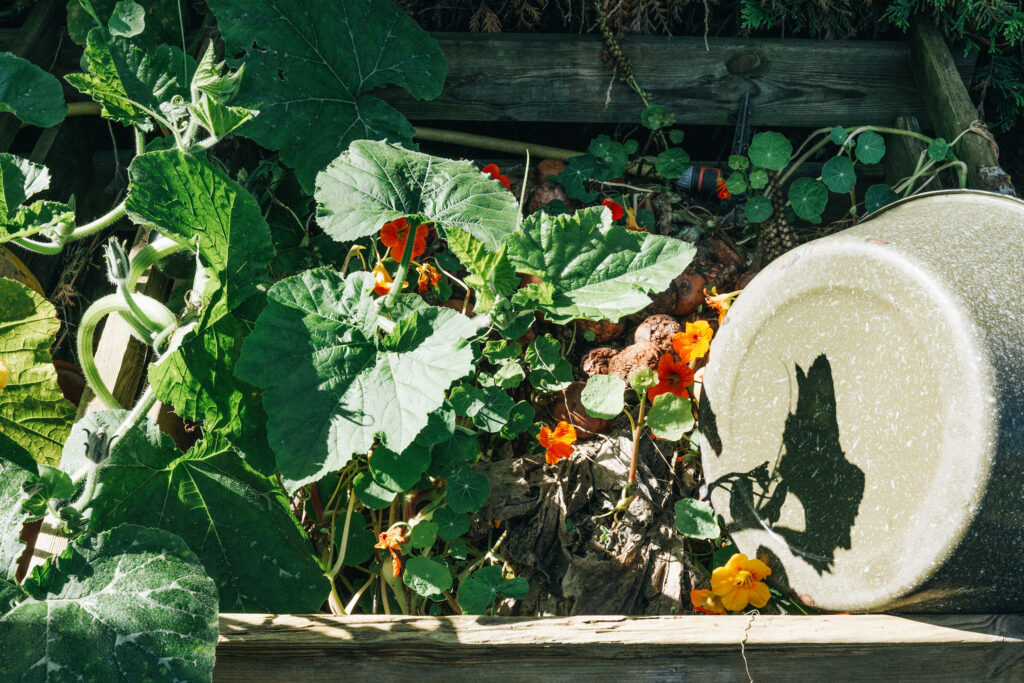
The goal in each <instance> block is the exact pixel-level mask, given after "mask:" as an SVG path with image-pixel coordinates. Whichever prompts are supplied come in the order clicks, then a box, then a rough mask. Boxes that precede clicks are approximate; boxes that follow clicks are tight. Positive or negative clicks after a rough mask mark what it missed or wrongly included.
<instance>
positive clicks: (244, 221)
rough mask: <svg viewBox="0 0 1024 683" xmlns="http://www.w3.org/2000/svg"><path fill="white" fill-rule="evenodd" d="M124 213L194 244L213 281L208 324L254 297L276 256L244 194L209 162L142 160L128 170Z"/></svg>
mask: <svg viewBox="0 0 1024 683" xmlns="http://www.w3.org/2000/svg"><path fill="white" fill-rule="evenodd" d="M128 179H129V187H128V199H127V202H126V205H127V209H128V215H129V216H130V217H131V219H132V220H133V221H135V222H137V223H140V224H143V225H152V226H153V227H155V228H156V229H157V230H159V231H160V232H162V233H163V234H165V235H167V236H169V237H171V238H174V239H177V240H179V241H181V242H183V243H193V242H195V241H198V246H199V256H200V259H201V260H202V262H203V265H204V266H206V268H207V270H208V271H210V274H211V275H213V276H214V278H213V279H214V283H215V284H214V285H213V291H209V290H208V291H207V295H208V298H209V299H210V303H209V304H208V306H209V308H210V309H211V311H212V312H211V313H210V314H209V315H208V316H207V318H208V322H209V323H212V322H214V321H215V320H216V319H217V318H219V317H221V316H222V315H224V314H225V313H227V312H228V311H230V310H233V309H234V308H235V307H236V306H238V305H239V304H240V303H242V302H243V301H245V300H246V299H248V298H249V297H250V296H252V295H253V294H255V293H256V292H258V291H259V290H260V288H261V286H262V285H263V283H264V282H265V280H266V278H267V268H268V266H269V264H270V262H271V260H273V258H274V247H273V244H272V242H271V240H270V228H269V227H268V226H267V222H266V221H265V220H264V219H263V214H262V213H261V212H260V207H259V204H258V203H257V202H256V200H255V199H253V197H252V195H250V194H249V193H248V192H247V191H246V190H245V188H243V187H242V186H241V185H239V184H238V183H236V182H235V181H234V180H232V179H231V178H229V177H228V176H227V175H226V174H225V173H224V172H223V171H221V170H220V169H218V168H217V167H215V166H214V165H213V164H211V163H210V162H209V161H207V160H205V159H202V158H200V157H198V156H193V155H190V154H184V153H182V152H180V151H178V150H177V149H169V150H164V151H160V152H150V153H148V154H141V155H139V156H137V157H135V159H134V160H133V161H132V165H131V166H130V167H129V169H128Z"/></svg>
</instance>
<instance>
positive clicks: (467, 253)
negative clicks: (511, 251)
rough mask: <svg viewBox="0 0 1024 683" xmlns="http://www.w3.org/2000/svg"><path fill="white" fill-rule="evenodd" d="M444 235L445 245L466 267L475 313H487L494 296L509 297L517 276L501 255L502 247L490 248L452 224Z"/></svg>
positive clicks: (516, 283)
mask: <svg viewBox="0 0 1024 683" xmlns="http://www.w3.org/2000/svg"><path fill="white" fill-rule="evenodd" d="M446 238H447V240H448V248H449V249H451V251H452V253H453V254H455V256H456V257H457V258H458V259H459V261H461V262H462V265H464V266H465V267H466V268H467V269H468V270H469V275H468V276H467V277H466V284H467V285H469V286H470V287H471V288H472V289H473V295H474V297H475V299H474V302H473V303H474V306H473V310H474V311H475V312H477V313H486V312H488V311H489V310H491V307H492V306H493V305H494V301H495V299H497V298H498V297H508V296H511V295H512V293H513V292H514V291H515V290H516V287H518V286H519V278H518V277H517V276H516V271H515V269H513V268H512V264H511V263H509V261H508V257H507V256H506V255H505V247H504V246H503V247H501V248H500V249H498V250H497V251H494V250H492V249H490V248H488V247H487V245H485V244H484V243H483V242H482V241H480V240H478V239H477V238H475V237H473V236H472V235H470V234H469V233H468V232H466V231H465V230H461V229H460V228H457V227H454V226H452V227H449V228H448V230H447V231H446Z"/></svg>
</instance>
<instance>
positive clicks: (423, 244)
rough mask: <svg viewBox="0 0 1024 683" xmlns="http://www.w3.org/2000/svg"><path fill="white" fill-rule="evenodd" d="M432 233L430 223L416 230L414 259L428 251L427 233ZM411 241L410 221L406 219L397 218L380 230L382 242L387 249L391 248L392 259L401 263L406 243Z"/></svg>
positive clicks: (423, 224) (413, 247)
mask: <svg viewBox="0 0 1024 683" xmlns="http://www.w3.org/2000/svg"><path fill="white" fill-rule="evenodd" d="M429 231H430V224H429V223H421V224H420V225H419V226H418V227H417V228H416V235H415V237H414V239H415V240H416V241H415V242H413V245H412V258H416V257H418V256H420V255H421V254H422V253H423V252H424V251H426V250H427V233H428V232H429ZM408 239H409V221H408V220H406V219H404V218H396V219H395V220H393V221H389V222H387V223H385V224H384V225H383V226H382V227H381V229H380V241H381V243H382V244H383V245H384V246H385V247H391V258H392V259H394V260H395V261H398V262H401V260H402V255H403V254H404V253H405V243H406V241H407V240H408Z"/></svg>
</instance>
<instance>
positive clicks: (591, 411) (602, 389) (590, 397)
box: [580, 375, 626, 420]
mask: <svg viewBox="0 0 1024 683" xmlns="http://www.w3.org/2000/svg"><path fill="white" fill-rule="evenodd" d="M625 391H626V383H625V382H623V381H622V378H621V377H619V376H618V375H594V376H593V377H591V378H590V379H588V380H587V385H586V386H585V387H583V393H582V394H580V401H582V402H583V407H584V408H586V410H587V415H590V416H591V417H599V418H601V419H603V420H610V419H612V418H614V417H615V416H616V415H618V414H619V413H621V412H622V405H623V397H622V396H623V394H624V393H625Z"/></svg>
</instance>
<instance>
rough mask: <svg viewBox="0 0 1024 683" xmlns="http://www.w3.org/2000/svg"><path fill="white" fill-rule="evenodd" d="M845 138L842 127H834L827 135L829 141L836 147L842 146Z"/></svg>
mask: <svg viewBox="0 0 1024 683" xmlns="http://www.w3.org/2000/svg"><path fill="white" fill-rule="evenodd" d="M846 136H847V132H846V129H845V128H843V127H842V126H836V127H835V128H833V129H832V130H831V131H830V132H829V134H828V137H829V139H830V140H832V142H834V143H836V144H837V145H842V144H843V143H845V142H846Z"/></svg>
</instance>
